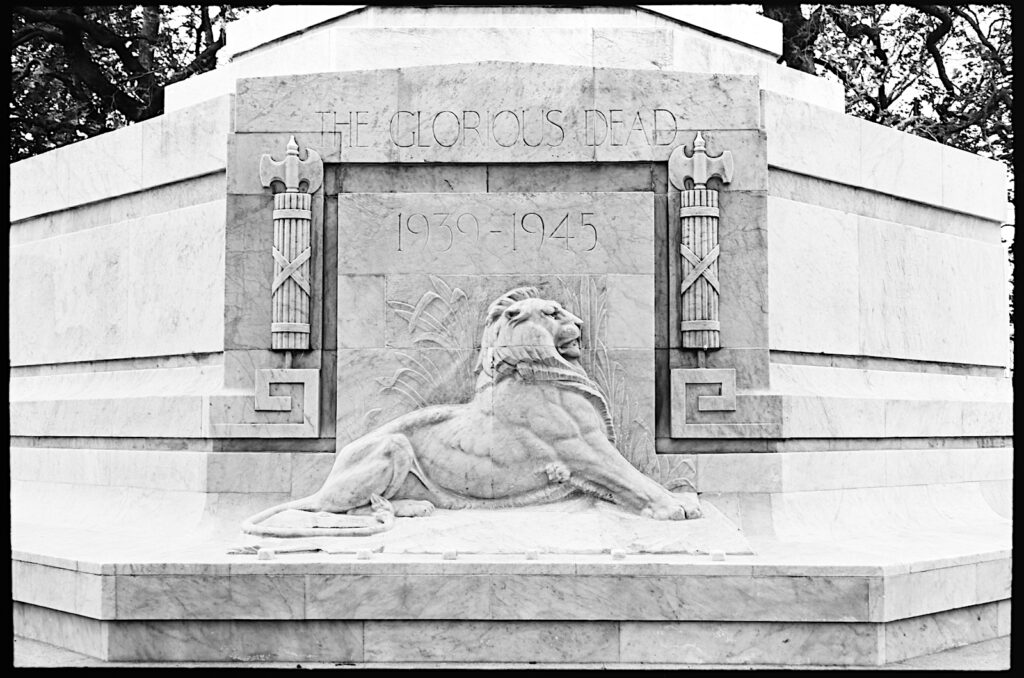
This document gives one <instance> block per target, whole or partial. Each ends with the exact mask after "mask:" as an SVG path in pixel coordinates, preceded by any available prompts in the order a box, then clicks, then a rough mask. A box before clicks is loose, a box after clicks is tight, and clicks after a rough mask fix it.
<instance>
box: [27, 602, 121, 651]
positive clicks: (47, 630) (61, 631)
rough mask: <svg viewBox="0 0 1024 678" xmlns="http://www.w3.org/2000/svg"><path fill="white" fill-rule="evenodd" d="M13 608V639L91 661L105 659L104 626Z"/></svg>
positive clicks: (33, 609)
mask: <svg viewBox="0 0 1024 678" xmlns="http://www.w3.org/2000/svg"><path fill="white" fill-rule="evenodd" d="M13 608H14V633H15V635H18V636H21V637H23V638H31V639H32V640H38V641H40V642H43V643H47V644H49V645H56V646H58V647H63V648H66V649H68V650H71V651H72V652H80V653H82V654H87V655H89V656H92V657H100V658H104V657H105V656H106V649H107V635H106V628H105V626H106V624H105V622H101V621H97V620H95V619H90V618H89V617H83V616H80V615H77V614H66V613H64V612H61V611H59V610H54V609H51V608H49V607H45V606H41V605H29V604H26V603H21V602H18V601H14V603H13Z"/></svg>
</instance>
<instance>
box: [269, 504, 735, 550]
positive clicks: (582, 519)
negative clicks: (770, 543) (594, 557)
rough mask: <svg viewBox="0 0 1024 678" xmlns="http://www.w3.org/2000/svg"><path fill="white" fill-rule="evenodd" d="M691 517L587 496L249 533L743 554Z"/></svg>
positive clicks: (370, 542) (408, 546)
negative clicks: (350, 529)
mask: <svg viewBox="0 0 1024 678" xmlns="http://www.w3.org/2000/svg"><path fill="white" fill-rule="evenodd" d="M702 509H703V510H704V517H702V518H699V519H696V520H680V521H657V520H651V519H650V518H645V517H643V516H640V515H636V514H634V513H629V512H627V511H624V510H622V509H620V508H618V507H616V506H614V505H612V504H609V503H608V502H604V501H600V500H597V499H594V498H592V497H581V498H577V499H570V500H568V501H562V502H558V503H554V504H546V505H543V506H530V507H522V508H515V509H492V510H488V509H464V510H461V511H447V510H443V509H438V510H436V511H435V512H434V514H433V515H431V516H427V517H423V518H398V519H397V520H396V521H395V527H394V528H393V529H392V530H389V531H387V532H384V533H381V534H377V535H373V536H370V537H351V538H342V539H337V538H331V539H324V538H318V539H313V540H295V539H267V538H259V539H256V538H253V539H252V540H251V541H252V542H253V543H259V544H260V545H262V546H265V547H268V548H275V547H278V546H279V547H287V546H291V545H294V544H295V542H296V541H301V542H310V543H313V544H315V545H317V546H319V547H320V548H322V549H324V550H325V551H327V552H332V551H336V550H337V551H342V552H352V551H353V550H356V551H358V550H363V549H367V550H371V551H372V550H376V549H380V548H383V549H384V551H386V552H388V553H423V554H437V553H442V554H443V553H455V554H459V553H462V554H467V553H473V554H497V553H502V554H504V553H525V552H529V551H536V552H537V553H538V555H539V554H551V553H560V554H570V553H611V552H612V551H613V550H622V551H623V552H624V553H631V554H639V553H644V554H646V553H690V554H709V553H711V552H713V551H721V552H722V553H727V554H737V555H739V554H750V553H751V550H750V547H749V545H748V544H747V540H746V538H744V537H743V535H742V533H740V531H739V529H737V528H736V526H735V525H733V524H732V522H731V521H730V520H729V519H728V518H726V517H725V516H723V515H722V514H721V512H719V511H718V510H717V509H716V508H714V507H713V506H711V505H710V504H708V505H707V506H706V507H705V506H703V505H702ZM312 515H313V514H310V513H308V512H302V511H286V512H284V513H280V514H278V515H277V516H275V517H274V518H271V519H270V520H268V521H267V522H266V524H267V525H279V526H292V527H300V526H307V525H308V524H309V518H310V517H311V516H312Z"/></svg>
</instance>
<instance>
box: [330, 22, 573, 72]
mask: <svg viewBox="0 0 1024 678" xmlns="http://www.w3.org/2000/svg"><path fill="white" fill-rule="evenodd" d="M331 33H332V37H333V40H334V43H333V47H334V52H333V54H332V57H333V58H332V60H331V62H330V69H329V70H353V69H359V68H395V67H408V66H411V65H414V64H415V65H417V66H419V65H421V64H424V58H423V53H424V51H429V52H430V53H431V61H430V63H435V64H459V63H460V62H461V63H467V62H468V63H472V62H479V61H485V62H486V61H526V62H529V61H538V59H537V55H538V54H543V55H544V59H543V61H544V62H545V63H552V64H584V63H586V64H588V65H589V63H588V62H589V61H590V59H591V55H592V51H593V42H592V41H593V38H592V32H591V30H590V29H588V28H583V27H557V28H556V27H549V26H541V27H538V26H531V27H505V26H500V27H499V26H487V27H483V26H480V27H475V28H474V29H473V30H466V29H465V28H460V27H456V26H451V27H433V26H431V27H425V26H403V27H400V28H399V27H394V28H392V27H388V28H348V27H341V26H339V27H334V28H332V29H331ZM381 41H384V44H387V45H388V49H387V51H386V52H382V51H381V50H379V49H377V48H376V46H377V45H380V44H381Z"/></svg>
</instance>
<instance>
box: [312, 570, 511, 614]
mask: <svg viewBox="0 0 1024 678" xmlns="http://www.w3.org/2000/svg"><path fill="white" fill-rule="evenodd" d="M491 579H492V578H491V577H489V576H483V575H480V576H466V577H442V576H436V575H387V576H381V575H363V574H351V575H330V574H309V575H306V618H307V619H366V620H370V619H490V618H491V614H490V609H491V595H490V594H491V591H490V589H491Z"/></svg>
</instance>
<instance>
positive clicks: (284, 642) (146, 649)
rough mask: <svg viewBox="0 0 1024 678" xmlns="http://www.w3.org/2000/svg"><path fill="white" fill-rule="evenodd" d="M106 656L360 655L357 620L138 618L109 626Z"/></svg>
mask: <svg viewBox="0 0 1024 678" xmlns="http://www.w3.org/2000/svg"><path fill="white" fill-rule="evenodd" d="M109 635H110V641H109V656H108V660H109V661H134V662H138V661H153V662H174V661H179V662H181V661H184V662H196V661H211V662H215V661H221V662H224V661H232V662H296V661H300V662H311V661H312V662H345V661H363V658H364V657H363V629H362V623H361V622H339V621H310V620H306V621H303V622H301V623H293V624H283V623H281V622H279V621H255V620H252V621H238V620H231V621H203V622H195V621H173V620H159V621H139V622H121V623H117V624H114V625H112V626H111V628H110V631H109Z"/></svg>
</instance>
